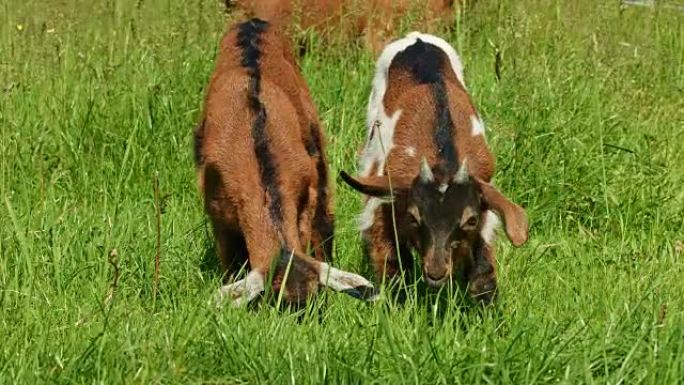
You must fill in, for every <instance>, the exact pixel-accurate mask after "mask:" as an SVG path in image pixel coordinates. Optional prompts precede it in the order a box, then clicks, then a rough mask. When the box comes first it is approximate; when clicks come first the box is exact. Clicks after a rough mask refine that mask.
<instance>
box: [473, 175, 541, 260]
mask: <svg viewBox="0 0 684 385" xmlns="http://www.w3.org/2000/svg"><path fill="white" fill-rule="evenodd" d="M475 180H476V181H477V183H478V185H479V186H480V191H482V198H483V199H484V201H485V202H486V203H487V205H489V207H491V208H492V209H493V210H494V211H496V212H498V213H499V215H501V217H502V218H503V220H504V226H505V229H506V236H508V239H509V240H510V241H511V243H512V244H513V246H516V247H519V246H522V245H523V244H525V242H527V229H528V223H527V214H525V210H523V208H522V207H520V206H518V205H516V204H515V203H513V202H511V201H510V200H508V198H506V197H505V196H504V195H503V194H501V193H500V192H499V190H497V189H496V188H494V186H492V185H491V184H489V183H486V182H484V181H482V180H480V179H479V178H475Z"/></svg>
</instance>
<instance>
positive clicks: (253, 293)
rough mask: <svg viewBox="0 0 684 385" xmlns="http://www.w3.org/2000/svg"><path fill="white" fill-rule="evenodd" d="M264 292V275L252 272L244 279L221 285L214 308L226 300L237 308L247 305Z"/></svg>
mask: <svg viewBox="0 0 684 385" xmlns="http://www.w3.org/2000/svg"><path fill="white" fill-rule="evenodd" d="M263 291H264V275H263V274H262V273H260V272H259V271H256V270H252V271H250V272H249V274H247V276H246V277H245V278H244V279H241V280H239V281H236V282H233V283H231V284H229V285H223V286H221V288H219V290H218V293H217V294H216V301H215V302H216V306H217V307H220V306H222V305H223V302H224V301H225V300H226V299H228V300H229V301H230V303H231V305H233V306H235V307H238V306H240V305H242V304H244V303H249V302H251V301H252V300H254V299H255V298H256V297H258V296H259V294H261V292H263Z"/></svg>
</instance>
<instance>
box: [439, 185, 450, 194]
mask: <svg viewBox="0 0 684 385" xmlns="http://www.w3.org/2000/svg"><path fill="white" fill-rule="evenodd" d="M448 188H449V184H447V183H442V184H440V185H439V187H437V190H439V192H440V193H442V194H444V193H445V192H446V190H447V189H448Z"/></svg>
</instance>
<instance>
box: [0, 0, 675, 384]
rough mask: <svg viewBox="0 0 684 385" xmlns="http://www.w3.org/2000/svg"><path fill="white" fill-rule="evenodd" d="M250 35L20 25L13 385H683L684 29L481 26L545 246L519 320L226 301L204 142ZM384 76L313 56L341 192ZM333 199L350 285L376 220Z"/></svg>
mask: <svg viewBox="0 0 684 385" xmlns="http://www.w3.org/2000/svg"><path fill="white" fill-rule="evenodd" d="M228 18H229V17H227V16H226V15H225V13H224V12H223V8H222V4H221V3H220V2H218V1H214V0H188V1H170V0H113V1H106V2H104V1H95V2H93V1H84V0H54V1H47V2H41V3H38V2H35V1H27V2H22V1H19V0H2V2H1V3H0V129H1V130H2V131H1V133H0V152H1V155H2V160H1V164H0V224H1V226H0V383H2V384H12V383H16V384H35V383H55V384H62V383H64V384H95V383H102V384H119V383H125V384H156V383H183V384H246V383H249V384H256V383H264V384H285V383H291V384H322V383H329V384H347V383H350V384H360V383H363V384H400V383H401V384H404V383H406V384H422V383H426V384H427V383H429V384H508V383H510V384H538V383H543V384H546V383H556V384H578V383H587V384H592V383H597V384H598V383H601V384H606V383H608V384H619V383H626V384H636V383H645V384H676V383H682V382H684V188H683V187H684V12H678V11H676V10H674V9H669V8H662V9H651V8H642V7H634V8H627V9H624V10H621V9H620V7H619V2H618V1H595V0H577V1H561V0H518V1H514V0H501V1H492V0H479V1H477V2H475V3H474V4H471V6H469V7H468V9H467V11H466V12H464V13H463V14H461V15H460V16H459V17H458V18H457V19H456V20H455V21H454V23H453V27H454V28H453V29H452V31H451V32H449V34H448V36H446V37H447V39H448V40H449V41H450V42H451V43H452V44H453V45H454V46H455V47H456V48H457V50H458V51H459V52H460V54H461V56H462V59H463V61H464V64H465V69H466V82H467V84H468V87H469V89H470V92H471V94H472V96H473V99H474V101H475V103H476V105H477V106H478V108H479V110H480V112H481V114H482V116H483V118H484V121H485V122H486V124H487V129H488V131H487V137H488V141H489V144H490V146H491V148H492V150H493V151H494V153H495V154H496V156H497V165H498V167H497V173H496V176H495V181H496V183H497V185H498V186H499V187H500V188H501V190H502V191H504V192H505V193H506V194H507V195H508V196H509V197H511V198H512V199H513V200H514V201H516V202H518V203H520V204H522V205H523V206H524V207H525V208H526V209H527V213H528V215H529V218H530V221H531V232H530V241H529V242H528V243H527V244H526V245H525V246H524V247H522V248H520V249H514V248H512V247H511V246H510V244H509V243H508V242H507V240H506V238H505V236H503V235H502V236H500V237H499V242H498V246H497V251H498V269H499V288H500V292H499V297H498V301H497V303H496V304H495V305H494V306H492V307H490V308H486V309H480V308H477V307H475V308H473V307H464V306H461V305H459V304H457V303H458V301H446V302H444V301H442V302H439V301H433V300H432V298H430V297H425V296H420V295H416V296H411V297H410V298H409V299H408V300H407V302H406V303H404V304H397V303H395V302H394V301H393V300H392V299H391V298H387V297H383V299H381V300H380V301H379V302H378V303H375V304H370V305H369V304H365V303H362V302H359V301H356V300H354V299H352V298H349V297H347V296H344V295H338V294H334V293H330V292H326V293H325V294H324V296H323V297H322V298H321V299H319V300H318V301H315V302H314V303H312V304H311V305H310V306H309V307H308V308H306V309H304V310H302V311H300V312H292V311H279V310H277V309H275V308H273V307H270V306H261V307H259V308H257V309H256V310H247V309H231V308H224V309H221V310H217V309H216V308H214V306H213V304H212V303H211V301H210V299H211V296H212V295H213V294H214V292H215V290H216V288H217V287H218V286H219V283H220V278H221V277H220V273H219V271H218V269H217V263H216V259H215V258H216V257H215V252H214V246H213V240H212V236H211V231H210V228H209V226H208V222H207V219H206V217H205V215H204V213H203V209H202V205H201V200H200V196H199V194H198V191H197V188H196V185H195V172H194V165H193V159H192V140H191V139H192V129H193V127H194V125H195V124H196V122H197V119H198V116H199V109H200V107H201V103H202V98H203V94H204V87H205V85H206V84H207V81H208V78H209V75H210V73H211V71H212V70H213V65H214V64H213V63H214V58H215V55H216V47H217V43H218V40H219V39H220V37H221V35H222V33H223V31H224V27H225V23H226V20H227V19H228ZM497 51H498V52H499V55H498V56H499V58H500V59H499V60H498V66H497V64H496V63H497V59H496V57H497V55H496V54H495V52H497ZM373 61H374V58H373V56H372V55H371V54H369V53H367V52H365V51H364V50H363V49H360V48H358V47H354V46H346V47H345V46H328V45H327V44H321V43H320V42H318V41H317V40H316V39H315V38H312V39H311V41H310V45H309V47H308V52H307V54H306V56H304V58H303V59H302V63H301V65H302V69H303V73H304V75H305V77H306V79H307V80H308V82H309V86H310V88H311V92H312V94H313V97H314V99H315V101H316V103H317V106H318V109H319V112H320V115H321V119H322V121H323V123H324V126H325V130H326V132H327V134H328V141H329V147H328V152H329V159H330V161H331V164H330V167H331V174H332V175H337V173H338V171H339V170H342V169H345V170H350V171H355V169H356V153H357V150H358V149H359V147H360V146H361V145H362V142H363V139H364V135H365V134H364V132H365V127H364V124H365V123H364V122H365V107H366V101H367V96H368V92H369V90H370V82H371V76H372V71H373ZM497 67H498V68H499V75H500V79H498V78H497V76H496V71H495V69H496V68H497ZM155 191H156V194H155ZM155 195H156V196H157V198H156V199H155ZM335 198H336V214H337V215H336V216H337V232H336V234H337V238H336V258H335V264H336V265H337V266H340V267H343V268H345V269H348V270H352V271H357V272H366V271H367V267H366V264H365V262H364V259H363V253H362V248H361V243H360V238H359V235H358V232H357V231H356V229H355V227H356V222H355V221H356V215H357V213H358V212H359V210H360V208H361V199H360V197H359V196H358V195H357V194H356V193H354V192H353V191H351V190H350V189H349V188H347V187H346V186H344V185H343V184H342V183H337V188H336V191H335ZM158 220H159V224H160V225H159V231H157V224H158ZM158 235H159V239H158ZM158 242H159V244H158ZM157 253H159V256H160V258H159V261H160V264H159V277H158V284H157V283H155V282H157V280H155V256H156V255H157Z"/></svg>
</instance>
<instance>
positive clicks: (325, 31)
mask: <svg viewBox="0 0 684 385" xmlns="http://www.w3.org/2000/svg"><path fill="white" fill-rule="evenodd" d="M454 3H455V1H454V0H420V1H419V0H269V1H264V0H226V4H227V5H228V6H229V8H230V7H232V6H234V7H235V8H236V9H237V10H238V11H239V12H240V13H242V14H245V15H249V16H250V17H259V18H262V19H265V20H269V21H272V22H273V23H277V24H280V25H282V26H286V27H290V28H291V27H292V25H293V24H296V25H298V27H299V28H300V29H301V30H308V29H312V30H314V31H316V32H317V33H318V34H320V35H322V36H323V37H325V38H327V39H328V40H330V39H335V38H339V37H345V38H347V39H350V38H351V39H354V40H362V41H363V42H364V44H365V45H366V47H367V48H369V49H370V50H371V51H372V52H374V53H377V52H379V51H380V49H382V47H384V45H385V44H386V43H387V42H388V41H389V40H390V39H392V38H393V37H394V36H395V34H396V32H397V29H398V28H399V25H400V24H401V22H402V19H403V18H404V17H405V16H406V15H407V14H411V15H412V16H414V17H415V19H414V23H413V26H412V27H413V28H417V27H421V28H422V29H427V30H433V27H434V26H435V25H437V24H439V23H440V22H442V21H445V20H446V21H448V19H449V18H450V17H451V16H452V15H453V14H454V9H455V5H454Z"/></svg>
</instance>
